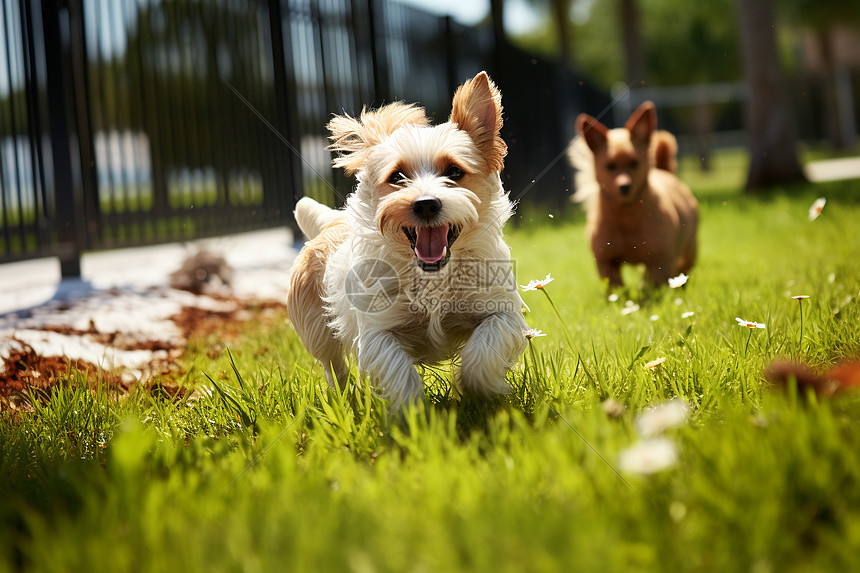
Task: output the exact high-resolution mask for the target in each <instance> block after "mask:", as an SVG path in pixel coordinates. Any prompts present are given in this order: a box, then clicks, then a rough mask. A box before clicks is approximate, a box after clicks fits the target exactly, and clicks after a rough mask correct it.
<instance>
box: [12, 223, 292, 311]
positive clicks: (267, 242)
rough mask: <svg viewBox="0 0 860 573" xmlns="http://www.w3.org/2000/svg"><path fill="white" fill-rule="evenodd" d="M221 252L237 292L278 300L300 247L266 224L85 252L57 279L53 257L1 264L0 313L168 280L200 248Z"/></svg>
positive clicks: (286, 233) (282, 230) (57, 268)
mask: <svg viewBox="0 0 860 573" xmlns="http://www.w3.org/2000/svg"><path fill="white" fill-rule="evenodd" d="M201 249H205V250H208V251H210V252H213V253H215V254H219V255H221V256H223V257H224V259H225V260H226V261H227V264H229V265H230V267H232V268H233V269H234V271H235V274H234V280H233V285H232V286H233V291H234V294H235V295H236V296H239V297H248V298H262V299H274V300H278V299H281V298H283V297H284V293H285V292H286V278H287V271H288V269H289V267H290V265H291V264H292V262H293V259H294V258H295V256H296V254H297V253H298V246H297V245H295V244H294V239H293V236H292V232H291V231H290V230H289V229H287V228H277V229H268V230H263V231H254V232H249V233H242V234H237V235H229V236H225V237H218V238H213V239H202V240H198V241H192V242H188V243H170V244H164V245H155V246H149V247H138V248H131V249H114V250H109V251H101V252H93V253H86V254H84V256H83V258H82V259H81V277H80V278H78V279H65V280H61V277H60V263H59V260H58V259H56V258H44V259H34V260H29V261H22V262H17V263H8V264H4V265H0V317H2V316H3V315H7V314H9V313H14V312H17V311H22V310H25V309H29V308H33V307H37V306H39V305H42V304H44V303H46V302H48V301H50V300H52V299H62V298H67V297H70V296H71V297H77V296H81V295H84V294H85V293H87V292H90V291H95V290H110V289H118V288H132V289H146V288H150V287H156V286H166V285H167V283H168V278H169V275H170V273H172V272H173V271H175V270H177V269H178V268H179V267H180V266H181V265H182V262H183V261H184V260H185V259H186V258H187V257H188V256H189V255H191V254H194V253H196V252H197V251H198V250H201Z"/></svg>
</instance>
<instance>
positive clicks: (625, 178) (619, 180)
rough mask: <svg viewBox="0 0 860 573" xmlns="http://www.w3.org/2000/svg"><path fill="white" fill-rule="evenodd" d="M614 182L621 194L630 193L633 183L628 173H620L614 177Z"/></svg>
mask: <svg viewBox="0 0 860 573" xmlns="http://www.w3.org/2000/svg"><path fill="white" fill-rule="evenodd" d="M615 184H616V185H617V186H618V190H619V191H621V194H622V195H627V194H628V193H630V188H631V187H632V185H633V178H632V177H630V175H629V174H628V173H622V174H621V175H619V176H617V177H616V178H615Z"/></svg>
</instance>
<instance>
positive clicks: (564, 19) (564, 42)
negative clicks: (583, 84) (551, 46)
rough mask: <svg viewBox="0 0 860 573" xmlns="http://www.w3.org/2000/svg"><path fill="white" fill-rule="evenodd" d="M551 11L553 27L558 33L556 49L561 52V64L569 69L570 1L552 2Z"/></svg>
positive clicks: (555, 0) (557, 0) (554, 0)
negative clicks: (552, 12)
mask: <svg viewBox="0 0 860 573" xmlns="http://www.w3.org/2000/svg"><path fill="white" fill-rule="evenodd" d="M552 7H553V11H554V12H555V25H556V29H557V31H558V49H559V52H561V63H562V64H563V65H564V67H565V68H567V69H570V67H571V57H570V22H569V20H570V1H569V0H553V1H552Z"/></svg>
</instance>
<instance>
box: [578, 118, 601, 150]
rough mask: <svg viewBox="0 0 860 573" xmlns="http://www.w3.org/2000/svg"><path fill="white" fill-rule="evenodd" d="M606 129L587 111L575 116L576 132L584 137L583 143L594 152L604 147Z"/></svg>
mask: <svg viewBox="0 0 860 573" xmlns="http://www.w3.org/2000/svg"><path fill="white" fill-rule="evenodd" d="M608 131H609V130H608V129H607V127H606V126H605V125H603V124H602V123H600V122H599V121H597V120H596V119H595V118H593V117H591V116H590V115H588V114H587V113H581V114H579V116H578V117H577V118H576V132H577V133H579V134H580V136H581V137H582V138H583V139H585V143H587V144H588V147H590V148H591V151H593V152H594V153H597V151H598V150H600V149H603V148H605V147H606V133H607V132H608Z"/></svg>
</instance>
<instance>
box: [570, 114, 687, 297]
mask: <svg viewBox="0 0 860 573" xmlns="http://www.w3.org/2000/svg"><path fill="white" fill-rule="evenodd" d="M576 128H577V133H578V134H579V137H578V138H577V139H576V140H575V141H574V144H573V145H572V146H571V151H570V160H571V163H572V164H573V166H574V167H576V168H577V170H578V172H577V175H576V186H577V191H576V195H574V200H575V201H585V203H586V211H587V214H588V225H587V227H586V234H587V236H588V237H589V238H590V239H591V249H592V251H594V258H595V260H596V261H597V270H598V272H599V273H600V276H601V277H602V278H603V279H606V280H608V281H609V286H610V287H617V286H622V281H621V263H630V264H644V265H645V267H646V268H647V270H648V274H649V276H650V278H651V282H652V283H653V284H654V286H660V285H665V284H667V281H668V280H669V278H671V277H675V276H677V275H679V274H681V273H687V272H689V270H690V269H691V268H692V267H693V263H694V262H695V259H696V227H697V225H698V220H699V212H698V205H697V203H696V199H695V198H694V197H693V194H692V193H691V192H690V189H689V188H688V187H687V186H686V185H685V184H684V182H683V181H681V180H680V179H678V177H677V176H676V175H675V170H676V166H677V162H676V159H675V158H676V155H677V143H676V141H675V138H674V136H672V134H670V133H669V132H667V131H657V111H656V108H655V107H654V104H653V103H651V102H645V103H643V104H642V105H641V106H639V108H638V109H637V110H636V111H634V112H633V114H632V115H631V116H630V118H629V119H628V120H627V123H626V124H625V126H624V127H623V128H619V129H612V130H610V129H607V127H606V126H605V125H603V124H602V123H600V122H599V121H597V120H596V119H595V118H593V117H591V116H590V115H587V114H584V113H583V114H580V115H579V117H578V118H577V120H576Z"/></svg>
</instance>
